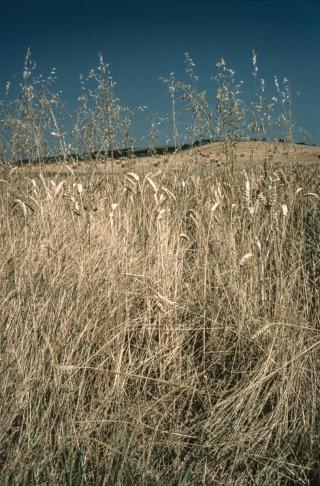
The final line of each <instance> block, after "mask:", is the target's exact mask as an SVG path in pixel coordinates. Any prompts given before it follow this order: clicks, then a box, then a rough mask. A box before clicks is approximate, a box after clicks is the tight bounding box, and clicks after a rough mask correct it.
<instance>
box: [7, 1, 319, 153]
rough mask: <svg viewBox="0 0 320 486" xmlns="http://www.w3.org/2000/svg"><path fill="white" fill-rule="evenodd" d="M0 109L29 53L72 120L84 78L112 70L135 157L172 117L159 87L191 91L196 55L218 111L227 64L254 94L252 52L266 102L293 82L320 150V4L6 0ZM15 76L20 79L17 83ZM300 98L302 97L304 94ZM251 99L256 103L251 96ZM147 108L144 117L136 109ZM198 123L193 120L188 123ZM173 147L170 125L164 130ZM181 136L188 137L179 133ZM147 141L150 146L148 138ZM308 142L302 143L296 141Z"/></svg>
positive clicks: (300, 116)
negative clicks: (171, 84) (219, 76)
mask: <svg viewBox="0 0 320 486" xmlns="http://www.w3.org/2000/svg"><path fill="white" fill-rule="evenodd" d="M0 3H1V15H0V46H1V49H0V99H3V98H4V96H5V86H6V82H7V81H10V82H11V86H12V90H11V91H12V93H11V96H14V93H18V92H19V89H18V87H16V88H15V87H14V86H15V85H16V86H17V85H18V83H20V82H22V71H23V65H24V59H25V55H26V52H27V48H28V47H30V49H31V59H32V60H33V61H35V62H36V64H37V68H36V70H35V71H34V74H42V75H43V76H44V77H47V76H48V75H49V74H50V72H51V70H52V68H56V74H57V81H56V84H55V86H54V88H53V89H54V90H56V91H59V90H62V91H63V93H62V95H61V99H62V100H65V101H67V107H68V110H69V112H71V113H72V112H73V111H74V110H75V109H76V106H77V101H76V100H77V98H78V96H79V95H80V82H79V75H80V74H83V75H84V76H85V75H87V74H88V72H89V71H90V69H95V68H97V67H98V65H99V56H98V53H101V54H102V56H103V59H104V61H105V62H107V63H108V64H109V69H110V73H111V76H112V77H113V79H114V81H115V82H116V83H117V84H116V86H115V89H114V91H115V94H116V96H117V97H118V98H119V99H120V101H121V103H122V104H123V105H125V106H127V107H128V108H130V109H131V110H132V111H134V113H135V116H134V117H133V121H132V136H133V137H134V138H135V139H136V144H135V145H136V147H139V146H144V145H147V141H146V139H147V136H148V130H149V125H148V120H147V119H146V118H147V117H148V118H150V116H151V115H152V114H154V115H156V114H158V116H159V117H161V116H165V114H166V113H170V110H171V105H170V96H169V95H168V94H167V91H168V89H167V85H165V84H163V83H162V82H161V81H159V80H158V78H159V77H160V76H161V77H169V76H170V73H171V72H174V73H175V78H176V79H177V80H179V81H184V82H186V83H189V82H190V79H189V77H188V75H187V74H186V73H185V69H186V64H185V63H184V60H185V57H184V53H185V52H188V53H189V55H190V56H191V58H192V59H193V62H194V64H195V68H194V72H195V74H196V75H197V76H198V77H199V83H198V89H199V90H206V91H207V95H208V99H209V100H210V101H211V103H212V105H213V106H215V105H216V103H217V101H216V98H215V93H216V85H215V83H214V82H213V81H210V78H211V77H212V76H213V75H215V74H216V69H215V65H216V63H217V62H218V61H219V60H220V59H221V57H223V58H224V59H225V61H226V65H227V67H229V68H232V69H233V70H234V71H235V72H236V75H235V77H236V80H237V81H240V80H243V82H244V84H243V91H244V93H243V98H244V99H245V100H246V101H248V102H250V100H251V98H252V92H253V76H252V71H253V65H252V51H253V50H254V51H255V53H256V54H257V65H258V67H259V71H258V79H260V78H263V79H264V80H265V82H266V85H267V87H266V91H265V96H266V98H267V99H269V100H271V98H272V97H273V96H277V91H276V87H275V84H274V76H277V78H278V80H279V82H282V80H283V79H284V78H287V79H288V80H289V83H290V87H291V93H292V111H293V121H294V122H297V123H298V125H299V126H302V127H303V128H304V129H306V130H307V131H308V132H309V134H310V135H311V137H312V140H311V141H309V142H308V143H316V144H317V145H320V2H316V1H307V0H305V1H275V2H273V1H257V0H255V1H223V2H219V1H200V0H197V1H182V0H181V1H179V0H176V1H171V0H167V1H160V0H146V1H139V0H131V1H121V0H117V1H109V0H90V1H85V0H77V1H74V0H64V1H61V0H41V1H40V0H39V1H37V0H28V1H27V0H1V2H0ZM13 75H16V78H13ZM298 92H299V93H300V95H298V94H297V93H298ZM250 93H251V94H250ZM141 105H145V106H147V107H148V109H147V110H145V111H144V112H141V111H139V110H138V107H139V106H141ZM190 122H191V119H190ZM159 129H160V130H161V133H162V135H161V137H160V142H162V141H163V140H164V136H165V133H167V135H168V136H169V138H171V140H172V126H171V124H169V123H168V122H166V123H164V124H163V125H162V126H161V127H160V128H159ZM179 130H180V131H183V127H180V128H179ZM142 136H145V141H144V142H142V141H141V137H142ZM295 139H296V141H302V140H303V139H302V136H301V134H299V133H297V134H295Z"/></svg>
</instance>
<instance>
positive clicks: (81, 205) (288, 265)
mask: <svg viewBox="0 0 320 486" xmlns="http://www.w3.org/2000/svg"><path fill="white" fill-rule="evenodd" d="M198 150H199V148H194V149H192V151H191V154H192V155H191V154H190V152H183V153H181V152H177V153H176V154H175V156H173V155H169V156H168V157H167V158H169V162H164V158H143V159H133V161H128V163H127V166H126V167H124V168H122V167H121V164H117V163H116V161H114V174H113V176H112V172H111V163H110V161H108V162H107V163H100V162H99V163H96V162H91V163H83V162H81V163H79V164H77V163H73V164H72V163H68V164H66V165H65V164H60V165H57V164H50V165H49V164H46V165H42V164H41V165H34V166H33V165H25V166H23V167H17V166H16V167H12V166H9V165H5V164H2V165H1V167H0V190H1V193H0V194H1V196H0V223H1V240H0V241H1V248H2V252H1V255H0V268H1V272H0V280H1V284H0V295H1V297H0V298H1V309H0V377H1V388H0V395H1V399H0V484H1V485H4V484H6V485H9V484H19V485H20V484H21V485H22V484H52V485H59V484H68V485H71V484H72V485H73V484H75V485H78V486H80V485H86V484H92V485H97V484H101V485H102V484H103V485H109V486H111V485H115V484H117V485H132V486H137V485H150V486H151V485H152V486H156V485H161V486H162V485H166V486H182V485H184V484H186V485H188V484H190V485H192V486H198V485H199V486H200V485H224V486H243V485H259V486H271V485H273V486H276V485H289V484H307V483H306V482H305V483H302V482H300V483H299V481H300V480H301V481H302V480H304V481H306V480H307V478H309V479H310V478H311V477H312V474H313V473H315V472H316V471H317V469H318V467H319V460H320V399H319V397H320V393H319V387H320V325H319V323H320V304H319V302H320V300H319V291H320V286H319V282H320V281H319V275H320V246H319V241H320V216H319V215H320V211H319V209H320V205H319V204H320V203H319V196H320V190H319V184H320V171H319V163H320V161H319V158H318V154H320V148H319V147H311V146H303V145H301V146H299V145H293V144H292V145H290V146H288V145H287V146H286V147H284V145H283V144H281V143H277V144H273V145H272V144H271V143H267V144H264V143H263V142H260V143H259V144H258V143H254V144H253V146H251V144H250V143H248V142H246V143H244V142H239V143H238V144H237V145H236V152H235V153H234V167H233V170H232V167H231V164H230V161H228V160H227V159H226V156H225V155H223V154H222V153H221V152H222V146H221V144H220V143H213V144H210V145H206V146H203V147H201V148H200V151H201V152H203V153H204V154H207V155H208V157H204V156H202V155H201V154H200V153H199V152H198ZM210 152H213V153H210ZM284 152H287V154H285V153H284ZM242 154H243V155H242ZM252 156H253V159H251V158H252ZM269 156H272V157H269ZM217 160H218V161H219V163H217ZM155 162H156V163H157V164H159V165H157V166H155V165H154V164H155ZM121 163H123V161H121ZM14 478H15V479H14ZM14 481H15V482H14Z"/></svg>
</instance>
